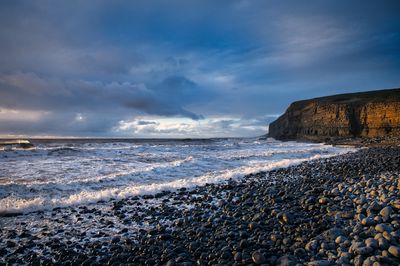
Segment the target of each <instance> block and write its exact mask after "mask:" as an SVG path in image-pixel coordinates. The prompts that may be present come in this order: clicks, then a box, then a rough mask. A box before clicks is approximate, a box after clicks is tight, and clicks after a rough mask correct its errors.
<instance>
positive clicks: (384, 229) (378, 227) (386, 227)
mask: <svg viewBox="0 0 400 266" xmlns="http://www.w3.org/2000/svg"><path fill="white" fill-rule="evenodd" d="M375 230H376V231H377V232H379V233H383V232H389V233H390V232H392V231H393V229H392V228H391V227H390V226H389V225H387V224H377V225H376V226H375Z"/></svg>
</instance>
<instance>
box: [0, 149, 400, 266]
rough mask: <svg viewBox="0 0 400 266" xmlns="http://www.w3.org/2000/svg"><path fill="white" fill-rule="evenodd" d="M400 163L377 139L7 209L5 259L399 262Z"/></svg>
mask: <svg viewBox="0 0 400 266" xmlns="http://www.w3.org/2000/svg"><path fill="white" fill-rule="evenodd" d="M399 169H400V147H393V148H389V147H379V148H376V147H375V148H367V149H360V150H359V151H357V152H355V153H349V154H345V155H339V156H336V157H332V158H328V159H319V160H315V161H309V162H304V163H301V164H300V165H295V166H290V167H288V168H281V169H277V170H272V171H269V172H261V173H257V174H250V175H248V176H246V177H244V178H243V179H240V180H238V181H231V182H228V183H226V184H209V185H206V186H203V187H197V188H194V189H185V188H181V189H179V190H178V191H176V192H164V193H158V194H156V195H143V196H140V197H131V198H128V199H125V200H114V201H110V202H105V203H104V205H103V206H102V207H101V206H100V207H98V206H97V205H96V207H94V206H91V205H89V206H88V207H85V206H80V207H67V208H62V209H61V208H60V209H54V210H53V211H48V212H38V213H30V214H26V215H22V216H16V217H0V224H1V225H2V229H1V230H0V235H1V239H2V240H0V264H1V263H17V264H18V263H28V264H38V263H41V264H55V263H59V262H63V263H62V264H63V265H70V264H88V265H90V264H99V265H100V264H106V263H108V264H121V263H123V264H127V263H132V264H133V265H165V264H167V265H174V264H175V265H207V264H210V263H211V264H218V263H219V264H221V265H226V264H236V265H247V264H255V265H257V264H267V265H268V264H269V265H276V264H281V265H282V264H283V265H295V264H296V263H300V264H307V263H309V262H311V265H331V264H332V265H333V264H335V263H336V264H359V263H361V264H362V262H364V263H367V264H366V265H372V264H373V263H374V262H377V263H380V264H377V265H382V264H389V265H390V264H393V265H397V264H399V263H400V257H399V255H400V254H399V253H396V252H400V225H399V222H400V201H399V195H400V170H399ZM363 195H364V196H365V197H363ZM383 195H384V196H383ZM381 212H382V213H381ZM380 213H381V214H380ZM29 217H31V218H32V220H29ZM27 220H28V222H27ZM35 220H36V221H35ZM35 254H36V255H35ZM65 258H68V261H66V259H65ZM361 264H360V265H361Z"/></svg>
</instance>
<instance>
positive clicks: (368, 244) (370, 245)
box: [365, 237, 378, 249]
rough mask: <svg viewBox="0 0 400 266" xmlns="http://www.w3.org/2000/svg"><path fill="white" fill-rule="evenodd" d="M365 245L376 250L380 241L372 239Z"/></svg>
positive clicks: (366, 241)
mask: <svg viewBox="0 0 400 266" xmlns="http://www.w3.org/2000/svg"><path fill="white" fill-rule="evenodd" d="M365 245H366V246H367V247H371V248H372V249H376V248H378V241H376V239H374V238H372V237H370V238H368V239H366V240H365Z"/></svg>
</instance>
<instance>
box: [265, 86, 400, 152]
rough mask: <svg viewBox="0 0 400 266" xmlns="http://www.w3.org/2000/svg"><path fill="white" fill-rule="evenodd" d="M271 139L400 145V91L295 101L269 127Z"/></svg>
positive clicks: (372, 92) (360, 93)
mask: <svg viewBox="0 0 400 266" xmlns="http://www.w3.org/2000/svg"><path fill="white" fill-rule="evenodd" d="M268 136H269V137H272V138H275V139H278V140H307V141H317V142H327V143H336V144H337V143H339V144H340V143H353V144H360V145H369V144H377V143H386V144H390V143H399V139H400V89H389V90H377V91H368V92H358V93H349V94H339V95H333V96H327V97H320V98H314V99H309V100H302V101H297V102H294V103H292V104H291V105H290V106H289V108H288V109H287V110H286V112H285V113H284V114H283V115H281V116H280V117H279V118H278V119H277V120H275V121H274V122H272V123H271V124H270V125H269V133H268Z"/></svg>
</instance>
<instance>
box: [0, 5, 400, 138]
mask: <svg viewBox="0 0 400 266" xmlns="http://www.w3.org/2000/svg"><path fill="white" fill-rule="evenodd" d="M399 8H400V4H399V2H398V1H391V0H386V1H383V2H382V3H380V4H379V5H377V4H376V3H375V1H372V0H371V1H369V0H368V1H358V0H357V1H352V2H351V3H349V2H348V1H342V0H339V1H333V2H328V1H311V2H310V3H309V4H307V5H304V3H302V2H299V1H272V2H271V1H260V0H255V1H247V0H237V1H231V2H227V1H218V2H217V1H190V2H188V1H183V0H171V1H168V2H165V1H152V3H146V2H143V1H141V2H138V1H124V0H118V1H114V2H112V3H111V2H109V1H103V0H100V1H96V3H95V4H94V2H92V1H68V2H63V3H54V2H53V1H49V0H41V1H33V2H26V1H5V2H4V3H2V4H1V6H0V40H1V42H0V109H2V110H7V111H3V113H0V134H9V133H11V132H12V133H13V134H50V133H51V134H54V135H66V134H68V135H76V136H113V135H114V134H127V135H129V136H131V135H130V134H131V132H130V131H124V130H122V131H121V130H120V131H119V132H116V131H114V129H116V128H118V127H119V125H120V122H121V121H125V122H126V121H135V123H134V124H132V127H133V128H139V129H140V130H139V129H138V130H139V131H137V134H145V133H146V134H151V135H152V136H157V134H159V135H162V136H168V135H170V136H173V135H180V136H184V135H185V134H187V135H191V134H192V135H196V136H200V135H201V134H203V135H212V136H228V135H235V136H237V135H240V134H242V135H245V136H250V135H258V134H260V133H261V132H262V131H263V130H264V131H265V130H266V124H267V123H269V122H270V121H271V120H273V116H274V115H276V114H280V113H282V112H283V111H284V110H285V109H286V107H287V106H288V104H289V103H290V102H292V101H294V100H299V99H305V98H311V97H316V96H322V95H328V94H333V93H341V92H351V91H360V90H369V89H378V88H390V87H398V86H399V84H400V78H399V77H400V35H399V33H398V29H399V28H400V20H399V19H398V14H397V13H398V10H399ZM177 10H179V12H177ZM71 13H73V14H74V16H70V14H71ZM6 116H7V117H8V118H7V117H6ZM152 116H154V117H156V118H155V119H154V120H152V119H150V120H148V119H143V121H142V122H138V121H141V120H139V119H140V117H152ZM11 117H12V118H13V119H10V118H11ZM163 119H173V120H171V121H174V122H176V123H178V124H177V126H176V127H175V126H174V125H173V122H171V124H168V123H167V124H168V127H167V126H166V125H167V124H165V120H163ZM177 119H178V120H177ZM179 119H187V120H188V121H190V122H187V121H186V120H185V122H182V123H181V122H177V121H180V120H179ZM146 121H148V122H154V123H155V124H152V123H149V124H146ZM161 121H164V124H163V126H162V123H161ZM126 123H128V122H126ZM141 123H143V124H141ZM125 125H128V124H125ZM129 125H130V124H129ZM135 130H136V129H135ZM145 131H146V132H145ZM135 132H136V131H135ZM176 132H180V133H179V134H178V133H176Z"/></svg>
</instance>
